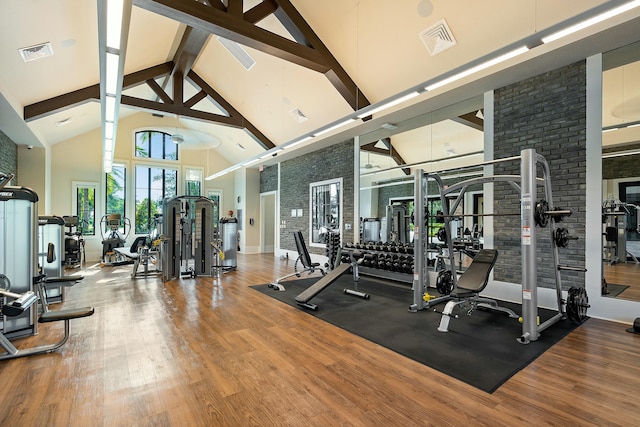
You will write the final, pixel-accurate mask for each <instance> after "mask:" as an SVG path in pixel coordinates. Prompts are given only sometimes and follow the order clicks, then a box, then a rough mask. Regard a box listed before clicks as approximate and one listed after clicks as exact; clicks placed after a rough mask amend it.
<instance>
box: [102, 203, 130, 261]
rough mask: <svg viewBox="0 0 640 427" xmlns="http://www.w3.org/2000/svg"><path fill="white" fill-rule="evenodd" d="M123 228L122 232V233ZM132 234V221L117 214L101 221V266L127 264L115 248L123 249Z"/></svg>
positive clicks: (104, 217)
mask: <svg viewBox="0 0 640 427" xmlns="http://www.w3.org/2000/svg"><path fill="white" fill-rule="evenodd" d="M120 228H122V231H120ZM130 232H131V221H129V218H124V219H123V218H122V215H120V214H117V213H112V214H108V215H105V216H103V217H102V219H101V220H100V234H101V236H102V262H101V263H100V265H101V266H102V267H104V266H110V265H119V264H123V263H127V262H128V261H127V260H126V259H125V258H124V257H122V256H121V255H119V254H118V252H117V251H116V250H115V248H123V247H124V245H125V243H126V242H127V237H129V233H130Z"/></svg>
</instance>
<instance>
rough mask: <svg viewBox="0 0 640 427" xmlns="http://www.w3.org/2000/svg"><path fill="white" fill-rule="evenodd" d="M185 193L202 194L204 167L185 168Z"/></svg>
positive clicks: (190, 194) (191, 194)
mask: <svg viewBox="0 0 640 427" xmlns="http://www.w3.org/2000/svg"><path fill="white" fill-rule="evenodd" d="M184 187H185V191H184V194H185V195H187V196H200V195H201V194H202V169H185V177H184Z"/></svg>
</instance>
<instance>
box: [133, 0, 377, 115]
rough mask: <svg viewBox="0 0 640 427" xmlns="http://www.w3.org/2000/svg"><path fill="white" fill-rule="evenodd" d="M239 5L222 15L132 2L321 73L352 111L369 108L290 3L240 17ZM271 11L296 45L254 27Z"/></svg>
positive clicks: (161, 1) (177, 1) (184, 1)
mask: <svg viewBox="0 0 640 427" xmlns="http://www.w3.org/2000/svg"><path fill="white" fill-rule="evenodd" d="M238 3H242V1H241V0H234V1H231V0H230V1H229V5H228V7H227V9H226V10H227V11H226V12H225V11H222V10H220V9H216V8H213V7H209V6H207V5H205V4H202V3H198V2H194V1H191V0H134V4H135V5H136V6H139V7H141V8H143V9H146V10H149V11H151V12H154V13H157V14H159V15H162V16H165V17H167V18H170V19H173V20H176V21H178V22H182V23H184V24H186V25H188V26H191V27H194V28H197V29H200V30H202V31H206V32H209V33H211V34H216V35H218V36H221V37H224V38H226V39H228V40H232V41H235V42H237V43H240V44H242V45H245V46H249V47H251V48H254V49H256V50H259V51H262V52H264V53H267V54H270V55H273V56H275V57H278V58H281V59H284V60H286V61H289V62H292V63H294V64H297V65H300V66H302V67H305V68H308V69H311V70H314V71H317V72H320V73H323V74H324V75H325V76H326V77H327V78H328V79H329V81H330V82H331V84H332V85H334V87H335V88H336V89H337V90H338V92H339V93H340V95H341V96H342V97H343V98H344V99H345V100H346V101H347V102H348V103H349V105H350V106H351V107H352V108H353V109H354V110H358V109H360V108H363V107H366V106H367V105H369V104H370V102H369V101H368V99H367V98H366V97H365V96H364V95H363V94H362V92H361V91H360V90H359V88H358V87H357V85H356V84H355V82H354V81H353V80H351V78H350V77H349V75H348V74H347V72H346V71H345V70H344V69H343V68H342V66H341V65H340V63H339V62H338V61H337V59H336V58H334V57H333V55H332V54H331V52H330V51H329V49H327V47H326V46H325V45H324V43H322V40H320V38H319V37H318V36H317V35H316V34H315V32H314V31H313V30H312V29H311V27H310V26H309V24H307V22H306V21H305V20H304V18H303V17H302V16H301V15H300V14H299V13H298V11H297V10H296V9H295V7H294V6H293V5H292V4H291V2H290V1H289V0H265V1H263V2H262V3H260V4H258V5H257V6H255V7H254V8H252V9H251V10H249V11H247V12H246V13H245V14H244V15H241V16H239V15H238V12H237V8H238ZM274 5H276V6H277V8H276V9H275V11H274ZM271 11H273V12H272V13H274V14H275V16H276V18H278V19H279V20H280V22H282V24H283V25H284V26H285V28H286V29H287V31H289V33H290V34H291V35H292V36H293V37H294V39H295V40H296V41H297V43H296V42H293V41H291V40H289V39H286V38H284V37H281V36H279V35H277V34H274V33H271V32H269V31H266V30H264V29H262V28H260V27H258V26H256V25H254V24H255V23H256V22H259V21H260V20H261V19H264V18H265V17H266V16H268V13H270V12H271Z"/></svg>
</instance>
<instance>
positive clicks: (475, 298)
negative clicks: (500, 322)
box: [438, 249, 518, 332]
mask: <svg viewBox="0 0 640 427" xmlns="http://www.w3.org/2000/svg"><path fill="white" fill-rule="evenodd" d="M497 259H498V251H497V250H495V249H481V250H480V251H479V252H478V253H477V254H476V256H475V257H474V258H473V261H471V264H470V265H469V268H468V269H467V271H465V272H464V274H463V275H462V276H460V278H459V279H458V284H457V286H456V288H455V289H454V290H453V291H452V292H451V294H450V295H449V297H451V298H452V300H451V301H449V302H447V305H446V306H445V307H444V310H443V311H442V317H441V318H440V325H439V326H438V331H439V332H448V331H449V321H450V320H451V318H452V317H455V318H458V315H457V314H453V310H454V309H455V308H456V307H457V306H461V307H465V306H467V305H470V308H469V310H468V311H467V314H468V315H471V313H473V311H474V310H475V309H476V308H477V307H482V308H488V309H490V310H495V311H501V312H504V313H507V314H508V315H509V317H511V318H518V315H517V314H516V313H514V312H513V310H510V309H508V308H506V307H500V306H499V305H498V302H497V301H496V300H494V299H491V298H485V297H481V296H480V292H482V291H483V290H484V288H486V287H487V283H489V275H490V274H491V270H492V269H493V266H494V265H495V263H496V260H497Z"/></svg>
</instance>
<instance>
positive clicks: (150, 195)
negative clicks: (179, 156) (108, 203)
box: [135, 166, 178, 234]
mask: <svg viewBox="0 0 640 427" xmlns="http://www.w3.org/2000/svg"><path fill="white" fill-rule="evenodd" d="M177 188H178V171H177V170H176V169H166V168H161V167H154V166H136V190H135V193H136V218H135V229H136V234H146V233H149V232H150V231H151V230H152V229H153V227H154V226H155V222H154V220H153V219H154V216H155V214H157V213H162V200H163V199H164V198H165V197H174V196H176V195H177Z"/></svg>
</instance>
